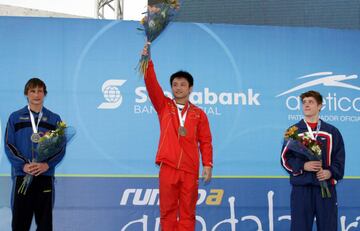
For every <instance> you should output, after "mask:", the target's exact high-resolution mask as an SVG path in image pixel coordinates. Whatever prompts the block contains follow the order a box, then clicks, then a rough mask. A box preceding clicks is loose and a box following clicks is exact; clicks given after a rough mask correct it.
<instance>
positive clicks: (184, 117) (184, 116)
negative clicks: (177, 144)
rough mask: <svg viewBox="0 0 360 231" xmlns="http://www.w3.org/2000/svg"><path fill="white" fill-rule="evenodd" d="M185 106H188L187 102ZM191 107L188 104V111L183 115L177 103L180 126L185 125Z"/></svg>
mask: <svg viewBox="0 0 360 231" xmlns="http://www.w3.org/2000/svg"><path fill="white" fill-rule="evenodd" d="M174 103H175V104H176V102H175V100H174ZM185 107H186V104H185ZM185 107H184V108H183V110H184V109H185ZM189 107H190V105H188V106H187V107H186V111H185V112H184V114H183V115H181V110H180V108H179V107H178V106H177V105H176V108H177V111H178V116H179V122H180V127H184V125H185V119H186V115H187V112H188V110H189Z"/></svg>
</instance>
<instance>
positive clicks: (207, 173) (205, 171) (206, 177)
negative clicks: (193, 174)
mask: <svg viewBox="0 0 360 231" xmlns="http://www.w3.org/2000/svg"><path fill="white" fill-rule="evenodd" d="M211 176H212V167H209V166H204V169H203V172H202V177H203V178H204V182H205V183H207V182H209V181H210V180H211Z"/></svg>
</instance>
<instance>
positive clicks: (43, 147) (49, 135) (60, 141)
mask: <svg viewBox="0 0 360 231" xmlns="http://www.w3.org/2000/svg"><path fill="white" fill-rule="evenodd" d="M75 133H76V132H75V129H74V128H73V127H68V126H67V125H66V123H65V122H63V121H60V122H58V123H57V128H56V129H55V130H49V131H47V132H46V133H45V134H44V135H43V136H42V137H41V138H40V139H39V142H38V144H37V147H36V148H35V151H36V152H37V155H36V158H35V159H34V160H33V162H38V163H39V162H43V161H45V160H47V159H49V158H51V157H53V156H55V155H56V154H58V153H59V152H61V151H63V149H64V148H65V146H66V143H67V142H69V141H70V140H71V139H72V138H73V137H74V135H75ZM32 179H33V175H30V174H27V175H26V176H25V177H24V179H23V182H22V184H21V185H20V187H19V189H18V193H19V194H23V195H25V194H26V192H27V190H28V188H29V186H30V184H31V182H32Z"/></svg>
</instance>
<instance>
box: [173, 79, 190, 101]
mask: <svg viewBox="0 0 360 231" xmlns="http://www.w3.org/2000/svg"><path fill="white" fill-rule="evenodd" d="M171 90H172V93H173V95H174V97H175V99H184V98H187V97H188V96H189V95H190V93H191V91H192V87H190V86H189V82H188V81H187V80H186V79H185V78H182V77H177V78H175V79H174V80H173V82H172V86H171Z"/></svg>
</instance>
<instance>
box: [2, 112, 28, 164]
mask: <svg viewBox="0 0 360 231" xmlns="http://www.w3.org/2000/svg"><path fill="white" fill-rule="evenodd" d="M4 139H5V142H4V143H5V153H6V156H7V157H8V159H9V161H10V163H11V165H12V167H13V168H15V169H18V170H19V169H21V170H22V169H23V167H24V164H25V163H27V161H28V160H26V158H25V157H24V156H23V155H22V154H21V153H20V151H19V150H18V148H17V147H16V146H15V128H14V123H13V121H12V119H11V117H10V118H9V121H8V123H7V126H6V131H5V138H4Z"/></svg>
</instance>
